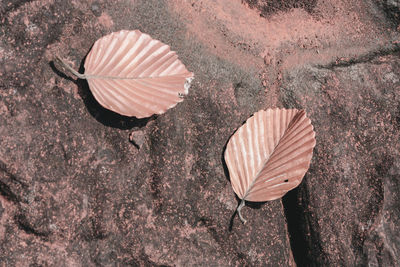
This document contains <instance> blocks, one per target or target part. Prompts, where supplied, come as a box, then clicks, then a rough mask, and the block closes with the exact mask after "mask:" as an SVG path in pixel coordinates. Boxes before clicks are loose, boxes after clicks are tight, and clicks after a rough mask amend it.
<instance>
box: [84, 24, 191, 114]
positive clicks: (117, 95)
mask: <svg viewBox="0 0 400 267" xmlns="http://www.w3.org/2000/svg"><path fill="white" fill-rule="evenodd" d="M84 66H85V73H84V76H85V78H86V79H87V81H88V84H89V88H90V90H91V91H92V93H93V95H94V97H95V98H96V100H97V101H98V102H99V103H100V104H101V105H102V106H104V107H105V108H107V109H110V110H112V111H114V112H117V113H119V114H122V115H125V116H135V117H137V118H145V117H150V116H151V115H153V114H162V113H164V112H166V111H167V110H168V109H169V108H172V107H174V106H175V105H176V104H177V103H178V102H181V101H183V99H182V95H186V94H188V90H189V87H190V81H191V79H192V78H193V73H191V72H189V71H188V70H187V69H186V67H185V66H184V65H183V64H182V62H181V61H180V60H179V59H178V56H177V55H176V53H175V52H173V51H171V50H170V47H169V46H168V45H166V44H163V43H162V42H160V41H158V40H154V39H152V38H151V37H150V36H149V35H147V34H144V33H141V32H140V31H138V30H136V31H126V30H122V31H119V32H114V33H111V34H109V35H106V36H104V37H102V38H100V39H99V40H97V41H96V42H95V43H94V45H93V47H92V49H91V51H90V52H89V54H88V55H87V57H86V61H85V65H84Z"/></svg>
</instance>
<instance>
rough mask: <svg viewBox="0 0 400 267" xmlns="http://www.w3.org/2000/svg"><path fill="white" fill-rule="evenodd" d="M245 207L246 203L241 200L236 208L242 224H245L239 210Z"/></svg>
mask: <svg viewBox="0 0 400 267" xmlns="http://www.w3.org/2000/svg"><path fill="white" fill-rule="evenodd" d="M245 205H246V201H245V200H244V199H242V201H241V202H240V204H239V207H238V208H237V213H238V215H239V218H240V220H241V221H242V222H243V224H246V222H247V221H246V220H245V219H244V218H243V217H242V213H241V212H240V211H241V209H242V208H243V207H244V206H245Z"/></svg>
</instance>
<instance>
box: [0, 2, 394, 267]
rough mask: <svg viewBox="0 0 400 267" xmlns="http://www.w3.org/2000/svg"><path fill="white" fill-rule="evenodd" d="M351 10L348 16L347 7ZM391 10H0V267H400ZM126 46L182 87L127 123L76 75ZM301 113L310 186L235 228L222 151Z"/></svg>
mask: <svg viewBox="0 0 400 267" xmlns="http://www.w3.org/2000/svg"><path fill="white" fill-rule="evenodd" d="M348 2H351V3H348ZM399 11H400V10H399V1H385V0H376V1H373V0H355V1H344V0H332V1H324V0H313V1H311V0H304V1H291V0H287V1H284V0H275V1H267V0H247V1H239V0H217V1H206V0H203V1H201V0H200V1H194V0H192V1H185V0H171V1H159V0H146V1H145V0H142V1H140V0H137V1H134V0H120V1H117V0H113V1H105V0H104V1H103V0H99V1H91V0H88V1H73V0H71V1H58V0H43V1H32V0H31V1H29V0H28V1H23V0H3V1H2V2H1V3H0V240H1V243H0V263H1V265H2V266H139V265H140V266H192V265H198V266H243V265H247V266H294V265H296V264H297V265H298V266H367V265H368V266H399V265H400V226H399V225H400V160H399V159H400V152H399V151H400V144H399V141H398V140H399V139H400V93H399V92H400V91H399V90H400V60H399V53H400V52H399V51H400V38H399V37H400V34H399V30H400V28H399V26H398V23H399V16H398V14H399ZM121 29H131V30H133V29H139V30H141V31H143V32H146V33H148V34H150V35H151V36H152V37H154V38H156V39H159V40H161V41H163V42H164V43H167V44H169V45H170V46H171V47H172V49H173V50H175V51H177V53H178V55H179V56H180V58H181V60H182V61H183V62H184V64H185V65H186V66H187V68H188V69H189V70H190V71H192V72H194V73H195V77H196V79H195V81H194V82H193V86H192V88H191V90H190V93H189V95H188V97H187V98H186V99H185V101H184V102H182V103H180V104H178V105H177V106H176V107H175V108H173V109H171V110H169V111H168V112H167V113H165V114H163V115H160V116H154V117H151V118H149V119H143V120H137V119H135V118H127V117H122V116H119V115H117V114H115V113H112V112H110V111H107V110H105V109H103V108H102V107H101V106H99V104H97V102H96V101H95V100H94V98H93V96H92V95H91V93H90V91H89V89H88V86H87V83H86V82H85V81H82V80H78V81H77V80H75V79H74V78H71V77H69V76H67V75H66V74H65V73H63V72H62V70H61V69H60V68H59V67H58V66H56V65H54V63H53V61H52V60H53V59H54V55H55V54H58V55H59V56H61V57H62V58H64V59H66V60H68V61H69V62H70V63H71V64H73V65H75V66H76V68H78V67H79V66H81V67H80V68H81V71H83V69H82V65H83V62H84V57H85V55H86V54H87V53H88V51H89V49H90V47H91V45H92V44H93V42H94V41H95V40H97V39H98V38H100V37H101V36H103V35H105V34H107V33H110V32H113V31H118V30H121ZM270 107H285V108H293V107H296V108H304V109H306V111H307V113H308V115H309V117H310V118H311V120H312V122H313V125H314V127H315V131H316V134H317V146H316V148H315V151H314V152H315V154H314V156H313V160H312V163H311V168H310V170H309V172H308V173H307V175H306V176H305V178H304V180H303V182H302V184H301V185H300V186H299V187H298V188H297V189H295V190H293V191H291V192H289V193H288V194H287V195H286V196H285V197H284V198H283V199H282V200H276V201H271V202H267V203H251V204H249V205H248V206H247V207H246V208H244V209H243V214H244V216H245V217H246V218H247V219H248V224H246V225H243V224H241V223H240V221H239V220H238V218H237V216H235V214H234V211H235V209H236V206H237V204H238V201H237V198H236V197H235V194H234V193H233V190H232V188H231V185H230V183H229V176H228V173H227V171H226V168H224V161H223V157H222V155H223V152H224V146H225V144H226V142H227V141H228V139H229V137H230V135H231V134H232V133H233V132H234V131H235V129H237V127H239V126H240V125H241V124H242V123H243V122H244V121H245V120H246V119H247V118H248V117H249V116H250V115H251V114H252V113H254V112H255V111H258V110H259V109H266V108H270Z"/></svg>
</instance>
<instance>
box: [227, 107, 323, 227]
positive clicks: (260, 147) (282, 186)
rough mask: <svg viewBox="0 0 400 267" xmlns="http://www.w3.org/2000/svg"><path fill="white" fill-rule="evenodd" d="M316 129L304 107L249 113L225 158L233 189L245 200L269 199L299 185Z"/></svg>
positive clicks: (306, 165)
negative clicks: (249, 115) (251, 114)
mask: <svg viewBox="0 0 400 267" xmlns="http://www.w3.org/2000/svg"><path fill="white" fill-rule="evenodd" d="M314 146H315V132H314V130H313V126H312V125H311V121H310V119H308V118H307V117H306V113H305V111H304V110H297V109H268V110H267V111H264V110H261V111H259V112H257V113H255V114H254V116H252V117H250V118H249V119H248V120H247V121H246V123H245V124H244V125H243V126H241V127H240V128H239V129H238V130H237V131H236V133H235V134H234V135H233V136H232V137H231V139H230V140H229V142H228V144H227V147H226V150H225V162H226V165H227V166H228V169H229V175H230V179H231V183H232V187H233V190H234V191H235V193H236V194H237V196H238V197H239V198H240V199H242V202H241V203H240V205H239V207H238V214H239V217H240V219H241V220H242V221H243V222H245V220H244V219H243V217H242V215H241V213H240V210H241V209H242V207H243V206H244V205H245V201H246V200H247V201H258V202H259V201H268V200H274V199H277V198H280V197H282V196H283V195H285V194H286V192H288V191H289V190H291V189H293V188H295V187H297V186H298V185H299V184H300V182H301V180H302V179H303V177H304V175H305V173H306V172H307V170H308V168H309V166H310V161H311V157H312V152H313V148H314Z"/></svg>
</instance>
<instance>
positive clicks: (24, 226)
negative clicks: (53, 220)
mask: <svg viewBox="0 0 400 267" xmlns="http://www.w3.org/2000/svg"><path fill="white" fill-rule="evenodd" d="M15 219H16V222H17V225H18V227H19V228H20V229H21V230H23V231H25V232H26V233H27V234H32V235H35V236H38V237H48V236H49V235H50V233H49V232H42V231H38V230H37V229H35V227H34V226H32V225H31V224H30V223H29V221H28V220H27V218H26V217H25V216H24V215H22V214H20V215H18V216H16V218H15Z"/></svg>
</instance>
